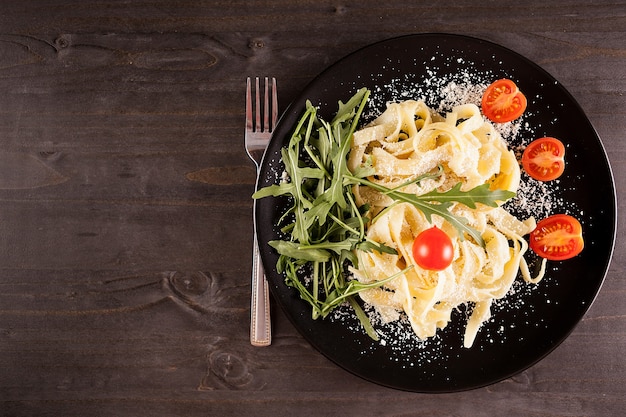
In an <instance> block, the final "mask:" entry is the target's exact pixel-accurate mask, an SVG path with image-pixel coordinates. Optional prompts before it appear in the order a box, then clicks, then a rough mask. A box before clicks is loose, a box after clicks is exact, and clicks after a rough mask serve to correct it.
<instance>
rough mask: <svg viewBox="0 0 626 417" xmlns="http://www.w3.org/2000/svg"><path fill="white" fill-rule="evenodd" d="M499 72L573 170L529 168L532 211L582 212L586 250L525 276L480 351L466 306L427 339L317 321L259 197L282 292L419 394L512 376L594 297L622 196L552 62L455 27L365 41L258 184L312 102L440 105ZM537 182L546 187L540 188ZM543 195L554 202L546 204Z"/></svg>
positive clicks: (313, 91) (486, 330)
mask: <svg viewBox="0 0 626 417" xmlns="http://www.w3.org/2000/svg"><path fill="white" fill-rule="evenodd" d="M502 77H507V78H511V79H513V80H514V81H515V82H516V83H517V84H518V86H519V87H520V89H521V90H522V91H523V92H524V93H525V94H526V96H527V98H528V110H527V112H526V113H525V115H524V116H523V119H522V120H521V123H520V124H519V125H520V131H519V133H518V134H517V135H516V136H515V137H516V140H521V141H528V140H529V139H532V138H534V137H540V136H554V137H557V138H560V139H562V140H563V141H564V142H565V143H566V144H567V154H566V161H567V167H566V172H565V174H564V175H563V176H562V177H561V179H560V180H559V181H557V182H554V183H550V185H549V186H547V187H546V186H545V185H544V186H543V187H544V188H541V187H539V185H538V184H535V183H533V181H532V180H529V179H528V178H527V177H526V176H525V174H524V176H523V182H524V184H527V185H528V187H527V188H526V189H527V192H528V193H531V194H532V195H530V198H531V200H533V202H534V204H533V208H532V210H531V211H530V214H534V215H536V216H537V217H538V218H541V217H545V215H547V214H552V213H556V212H566V213H570V214H572V215H574V216H576V217H577V218H579V219H580V220H581V223H582V225H583V229H584V238H585V249H584V251H583V252H582V254H581V255H579V256H578V257H576V258H574V259H571V260H568V261H565V262H560V263H559V262H551V263H549V267H548V271H547V275H546V277H545V279H544V280H543V281H542V282H541V283H540V284H539V285H537V286H534V285H526V284H523V283H522V282H521V278H518V283H516V285H515V287H514V291H513V293H510V294H509V295H508V296H507V298H506V299H505V300H504V301H502V302H499V303H497V304H496V306H495V308H494V309H493V317H492V318H491V319H490V320H489V321H488V322H487V323H485V324H484V325H483V327H482V328H481V330H480V332H479V334H478V336H477V338H476V341H475V343H474V346H473V347H472V348H470V349H465V348H463V344H462V335H463V329H464V325H465V316H464V315H465V311H463V309H459V311H457V312H455V314H454V316H453V321H452V322H451V323H450V324H449V325H448V327H446V328H445V329H444V330H443V331H440V332H439V333H438V335H437V336H436V337H434V338H432V339H429V340H426V341H419V340H417V339H416V338H415V337H413V336H412V335H411V333H410V331H409V330H408V326H407V325H406V324H404V323H396V324H394V325H392V326H379V327H378V330H379V331H380V332H381V341H379V342H375V341H373V340H371V339H370V338H369V337H368V336H367V335H366V334H365V333H364V332H363V331H362V330H361V329H360V327H359V326H358V322H357V320H356V318H355V317H354V316H353V314H352V313H351V311H350V310H349V308H342V309H340V310H339V311H338V312H337V313H336V314H335V315H334V316H333V317H332V318H327V319H325V320H312V319H311V310H310V308H309V306H308V305H307V304H305V303H304V302H303V301H302V300H300V298H299V296H298V295H297V294H296V292H295V291H294V290H293V289H291V288H289V287H287V286H286V285H285V284H284V281H283V277H282V276H281V275H278V274H277V273H276V269H275V264H276V260H277V255H276V253H275V252H273V251H272V249H271V248H270V247H269V246H268V245H267V244H266V243H267V242H268V241H269V240H272V239H276V238H278V234H277V230H276V227H275V224H276V223H277V220H278V218H279V217H280V215H281V214H282V212H283V209H284V201H281V200H280V199H274V198H265V199H262V200H259V201H257V202H256V213H257V222H256V227H257V233H258V238H259V242H261V243H260V244H261V254H262V258H263V264H264V265H265V269H266V272H267V277H268V281H269V285H270V288H271V291H272V294H273V296H274V297H275V299H276V301H277V302H278V304H280V306H281V307H282V308H283V309H284V311H285V313H286V314H287V316H288V317H289V318H290V319H291V320H292V322H293V324H294V325H295V327H296V328H297V329H298V330H299V331H300V333H301V334H302V335H303V336H304V338H305V339H306V340H307V341H308V342H310V343H311V345H313V346H314V347H315V348H317V349H318V350H319V351H320V352H321V353H322V354H324V355H325V356H326V357H328V358H329V359H331V360H332V361H334V362H335V363H336V364H338V365H340V366H341V367H343V368H345V369H346V370H348V371H350V372H352V373H354V374H356V375H358V376H360V377H362V378H365V379H367V380H370V381H372V382H375V383H378V384H381V385H385V386H389V387H393V388H397V389H402V390H408V391H416V392H451V391H460V390H466V389H471V388H477V387H481V386H484V385H488V384H491V383H494V382H497V381H500V380H502V379H505V378H508V377H510V376H512V375H514V374H516V373H518V372H520V371H522V370H524V369H526V368H528V367H530V366H531V365H533V364H534V363H536V362H537V361H538V360H540V359H541V358H543V357H544V356H545V355H547V354H548V353H549V352H550V351H552V350H553V349H554V348H555V347H556V346H557V345H559V343H561V342H562V341H563V340H564V339H565V338H566V337H567V336H568V335H569V333H570V332H571V331H572V330H573V329H574V327H575V326H576V324H577V323H578V322H579V320H580V319H581V318H582V317H583V315H584V314H585V312H586V311H587V310H588V308H589V307H590V305H591V303H592V302H593V300H594V298H595V296H596V294H597V293H598V291H599V289H600V287H601V285H602V282H603V280H604V277H605V275H606V272H607V270H608V267H609V263H610V259H611V255H612V252H613V246H614V241H615V230H616V215H615V213H616V198H615V187H614V183H613V177H612V173H611V169H610V166H609V164H608V160H607V157H606V153H605V151H604V148H603V146H602V143H601V142H600V139H599V137H598V135H597V133H596V131H595V130H594V128H593V126H592V125H591V123H590V122H589V120H588V119H587V117H586V116H585V114H584V113H583V111H582V109H581V108H580V106H579V105H578V104H577V103H576V101H575V100H574V98H573V97H572V96H571V95H570V94H569V93H568V92H567V91H566V90H565V88H564V87H563V86H562V85H560V84H559V83H558V82H557V81H556V80H555V79H554V78H553V77H551V76H550V75H549V74H548V73H546V72H545V71H544V70H543V69H541V68H540V67H539V66H537V65H536V64H534V63H532V62H531V61H529V60H528V59H526V58H524V57H522V56H520V55H519V54H517V53H515V52H513V51H511V50H508V49H506V48H503V47H501V46H498V45H496V44H493V43H490V42H486V41H483V40H479V39H474V38H468V37H464V36H457V35H446V34H421V35H412V36H405V37H400V38H394V39H390V40H386V41H383V42H380V43H376V44H373V45H371V46H368V47H365V48H363V49H361V50H358V51H356V52H355V53H352V54H351V55H349V56H347V57H345V58H343V59H342V60H340V61H339V62H337V63H336V64H334V65H332V66H331V67H330V68H328V69H327V70H326V71H324V72H323V73H322V74H320V75H319V76H318V77H317V78H315V79H314V80H313V81H312V82H311V83H310V84H309V85H308V86H307V87H306V88H305V89H304V90H303V91H302V93H301V94H300V95H299V96H298V98H297V99H296V100H294V102H293V103H292V104H291V106H290V107H289V108H288V110H287V111H286V112H285V113H284V114H283V116H282V118H281V120H280V122H279V125H278V127H277V129H276V132H275V134H274V138H273V140H272V142H271V144H270V146H269V148H268V150H267V152H266V157H265V159H264V161H263V165H262V172H261V175H260V176H259V183H258V186H259V187H262V186H266V185H269V184H271V183H274V182H275V181H277V178H278V177H279V175H280V173H281V172H282V164H281V162H280V157H279V151H280V148H281V147H282V146H284V145H285V144H286V141H287V140H288V138H289V135H290V133H291V130H292V128H293V126H294V125H295V123H296V122H297V120H298V119H299V117H300V115H301V114H302V112H303V109H304V106H305V101H306V100H307V99H308V100H311V102H312V103H313V104H315V105H319V106H320V114H321V115H322V116H323V117H325V118H327V119H328V120H329V119H330V118H331V117H332V115H333V114H334V112H335V111H336V110H337V102H338V101H339V100H342V101H346V100H347V99H348V98H350V97H351V96H352V94H354V92H355V91H356V90H357V89H358V88H360V87H368V88H370V89H371V90H372V97H371V102H370V108H369V109H368V110H367V111H368V112H369V113H370V114H373V113H376V112H380V111H382V110H383V109H384V104H385V102H386V101H387V100H390V99H407V98H415V99H419V98H425V99H426V101H427V104H429V105H430V106H433V107H437V106H438V104H439V102H440V101H441V99H442V98H444V96H445V94H444V93H442V92H441V90H442V89H441V87H442V86H444V85H448V84H449V83H451V82H456V83H457V84H459V85H461V84H464V83H465V84H467V83H470V84H477V83H485V84H488V83H490V82H491V81H494V80H495V79H498V78H502ZM407 93H408V94H407ZM512 145H513V146H515V145H520V144H519V143H518V144H512ZM535 186H538V187H539V188H538V189H537V190H534V191H533V187H535ZM540 195H545V196H547V200H546V201H542V200H541V199H540V198H539V196H540ZM511 204H513V205H515V204H518V203H516V202H513V203H511ZM517 208H518V207H512V209H513V210H516V209H517ZM522 211H523V210H522ZM522 215H523V213H522Z"/></svg>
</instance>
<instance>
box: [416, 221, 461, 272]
mask: <svg viewBox="0 0 626 417" xmlns="http://www.w3.org/2000/svg"><path fill="white" fill-rule="evenodd" d="M453 255H454V248H453V247H452V240H451V239H450V237H449V236H448V235H447V234H446V233H445V232H444V231H443V230H441V229H439V228H438V227H437V226H433V227H431V228H430V229H426V230H424V231H423V232H421V233H420V234H419V235H417V237H416V238H415V240H414V241H413V259H415V263H416V264H417V265H419V266H420V267H422V268H424V269H428V270H430V271H441V270H443V269H446V268H447V267H448V266H449V265H450V264H451V263H452V257H453Z"/></svg>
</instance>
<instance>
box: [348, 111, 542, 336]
mask: <svg viewBox="0 0 626 417" xmlns="http://www.w3.org/2000/svg"><path fill="white" fill-rule="evenodd" d="M363 165H367V166H368V167H371V169H372V175H371V176H370V177H368V180H369V181H371V182H374V183H377V184H380V185H384V186H385V187H388V188H391V189H393V188H396V187H403V188H402V191H403V192H411V193H415V194H417V195H421V194H425V193H427V192H429V191H431V190H433V189H437V190H439V191H447V190H449V189H451V188H452V187H454V186H455V185H456V184H458V183H459V182H460V183H461V184H462V186H461V190H464V191H465V190H469V189H472V188H474V187H476V186H479V185H482V184H485V183H487V184H489V188H490V189H492V190H495V189H505V190H509V191H512V192H516V191H517V189H518V187H519V182H520V168H519V165H518V163H517V160H516V158H515V155H514V153H513V152H512V151H511V150H509V149H508V147H507V144H506V143H505V141H504V140H503V139H502V137H501V136H500V134H499V133H498V132H497V131H496V130H495V128H494V127H493V126H492V125H491V123H489V122H488V121H486V120H485V119H484V118H483V117H482V115H481V113H480V110H479V108H478V107H477V106H476V105H474V104H465V105H461V106H458V107H454V108H453V109H452V111H450V112H449V113H447V114H445V115H443V116H442V115H439V114H437V113H436V112H434V111H433V110H432V109H431V108H429V107H428V106H427V105H426V104H425V103H424V102H423V101H414V100H409V101H403V102H398V103H390V104H388V106H387V109H386V110H385V111H384V112H383V113H382V114H381V115H380V116H379V117H378V118H377V119H375V120H374V121H373V122H371V123H370V124H369V125H367V126H365V127H364V128H363V129H361V130H359V131H357V132H355V134H354V137H353V143H352V149H351V151H350V154H349V158H348V167H349V168H350V169H351V170H352V171H354V170H356V169H358V168H359V167H361V166H363ZM438 166H440V167H443V172H442V175H440V176H434V177H427V178H425V179H423V180H421V181H418V182H413V183H411V181H410V180H411V179H415V178H417V177H420V176H423V175H424V174H426V173H428V172H431V171H432V170H433V169H436V168H437V167H438ZM407 183H409V184H408V185H406V184H407ZM353 192H354V195H355V197H356V199H357V203H358V204H359V205H367V206H368V207H369V213H368V218H370V219H374V220H373V221H372V223H371V224H369V226H368V229H367V237H368V239H371V240H373V241H376V242H380V243H384V244H385V245H387V246H390V247H392V248H394V249H395V250H396V253H395V254H391V253H380V252H377V251H371V252H365V251H359V250H357V253H356V254H357V257H358V269H357V268H353V270H352V272H353V274H354V277H355V278H356V279H358V280H359V281H361V282H364V283H371V282H375V281H381V280H383V279H386V278H387V277H389V276H392V275H394V274H397V273H399V272H400V271H402V270H404V269H406V268H407V266H410V265H414V266H415V267H414V268H411V269H409V270H408V271H407V272H406V273H404V274H401V275H400V276H399V277H398V278H396V279H394V280H392V281H390V282H387V283H386V284H385V285H383V286H381V287H376V288H372V289H368V290H364V291H361V292H360V293H359V294H360V296H361V298H362V299H363V300H364V301H365V302H366V303H368V304H370V305H372V306H373V307H374V308H375V309H376V311H378V313H379V314H380V316H381V317H382V319H383V320H384V321H386V322H389V321H394V320H398V319H399V318H400V314H401V313H402V312H404V313H405V314H406V316H407V317H408V320H409V321H410V323H411V326H412V329H413V331H414V332H415V334H416V335H417V337H419V338H420V339H426V338H429V337H432V336H434V335H435V334H436V332H437V330H438V329H442V328H444V327H446V326H447V324H448V323H449V322H450V320H451V315H452V312H453V310H455V309H457V308H458V307H459V306H461V305H467V306H468V310H470V311H471V313H470V315H469V318H468V320H467V324H466V330H465V335H464V346H465V347H471V346H472V344H473V342H474V340H475V337H476V335H477V333H478V331H479V329H480V327H481V326H482V324H483V323H484V322H485V321H487V320H488V319H489V318H490V316H491V312H490V311H491V305H492V303H493V302H494V300H498V299H501V298H503V297H505V296H506V294H507V293H508V292H509V290H510V288H511V286H512V285H513V282H514V281H515V279H516V277H517V275H518V272H520V265H521V270H522V276H523V277H524V279H525V280H526V281H528V282H537V281H538V280H539V279H541V277H537V278H531V277H530V273H529V272H528V267H527V265H526V263H525V261H524V253H525V252H526V251H527V249H528V245H527V243H526V241H525V239H524V238H523V236H524V235H526V234H527V233H529V232H530V231H531V230H533V229H534V227H535V221H534V219H533V218H529V219H526V220H524V221H520V220H518V219H517V218H516V217H515V216H513V215H512V214H510V213H509V212H507V211H506V210H505V209H504V208H503V207H501V206H499V207H495V208H494V207H487V206H485V205H480V204H478V205H477V208H475V209H471V208H468V207H467V206H464V205H462V204H458V203H457V204H455V205H453V206H452V207H451V209H450V211H451V212H452V213H453V214H455V215H458V216H462V217H464V218H465V219H467V221H468V224H469V225H470V226H471V227H473V228H475V229H476V230H478V231H479V232H480V234H481V236H482V238H483V240H484V246H483V245H481V244H479V243H478V242H475V241H474V240H473V239H468V238H467V237H463V236H459V235H458V231H457V230H456V229H455V228H454V227H453V226H451V225H450V224H448V223H447V222H446V221H445V220H444V219H443V218H441V217H438V216H433V217H432V218H431V221H432V223H430V222H429V221H428V219H427V218H426V217H425V215H424V214H423V213H422V212H420V211H419V210H418V209H417V208H415V207H414V206H413V205H411V204H409V203H397V202H395V203H394V201H393V200H392V199H391V198H390V197H388V196H386V195H385V194H384V193H381V192H378V191H376V190H373V189H372V188H370V187H367V186H362V185H355V186H354V189H353ZM433 223H434V224H435V225H436V226H438V227H439V228H441V229H442V230H443V231H445V232H446V233H447V234H448V235H449V236H450V237H451V239H452V242H453V246H454V258H453V261H452V264H451V265H450V266H449V267H447V268H446V269H444V270H442V271H428V270H425V269H422V268H420V267H419V266H417V265H416V264H415V261H414V259H413V254H412V245H413V241H414V239H415V237H416V236H417V235H418V234H419V233H420V232H422V231H423V230H425V229H428V228H430V227H432V226H433Z"/></svg>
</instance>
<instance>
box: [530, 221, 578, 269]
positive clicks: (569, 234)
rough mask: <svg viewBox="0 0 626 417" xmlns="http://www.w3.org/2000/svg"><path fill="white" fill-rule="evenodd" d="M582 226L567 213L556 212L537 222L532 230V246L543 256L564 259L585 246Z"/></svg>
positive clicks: (575, 253) (576, 253)
mask: <svg viewBox="0 0 626 417" xmlns="http://www.w3.org/2000/svg"><path fill="white" fill-rule="evenodd" d="M582 230H583V229H582V226H581V225H580V222H579V221H578V220H576V218H574V217H572V216H569V215H567V214H555V215H552V216H550V217H548V218H545V219H543V220H541V221H540V222H539V223H537V227H536V228H535V230H533V231H532V232H530V248H531V249H532V250H533V251H534V252H535V253H536V254H537V255H539V256H541V257H542V258H546V259H550V260H553V261H563V260H565V259H569V258H573V257H574V256H576V255H578V254H579V253H580V252H581V251H582V250H583V247H584V246H585V242H584V241H583V235H582Z"/></svg>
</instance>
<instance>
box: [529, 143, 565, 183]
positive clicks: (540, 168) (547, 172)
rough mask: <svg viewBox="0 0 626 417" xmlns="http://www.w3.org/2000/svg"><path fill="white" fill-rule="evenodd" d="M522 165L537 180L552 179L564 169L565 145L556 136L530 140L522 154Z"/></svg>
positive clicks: (558, 175)
mask: <svg viewBox="0 0 626 417" xmlns="http://www.w3.org/2000/svg"><path fill="white" fill-rule="evenodd" d="M522 167H523V168H524V171H526V173H527V174H528V175H530V176H531V177H533V178H534V179H536V180H539V181H552V180H555V179H557V178H559V177H560V176H561V174H563V171H565V146H564V145H563V142H561V141H560V140H558V139H556V138H552V137H545V138H539V139H536V140H534V141H532V142H531V143H530V144H529V145H528V146H527V147H526V149H524V153H523V154H522Z"/></svg>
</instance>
